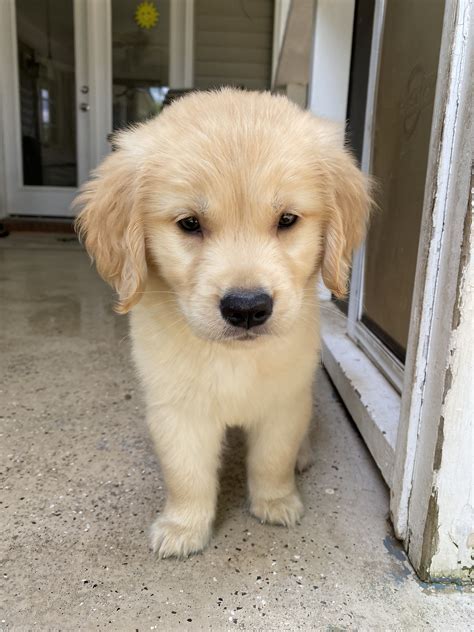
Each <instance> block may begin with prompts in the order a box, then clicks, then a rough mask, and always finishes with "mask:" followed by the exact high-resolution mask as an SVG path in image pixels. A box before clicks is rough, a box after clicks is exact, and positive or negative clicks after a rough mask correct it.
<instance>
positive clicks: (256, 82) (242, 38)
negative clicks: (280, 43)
mask: <svg viewBox="0 0 474 632" xmlns="http://www.w3.org/2000/svg"><path fill="white" fill-rule="evenodd" d="M273 4H274V3H273V1H272V0H252V2H243V1H241V0H226V2H222V0H196V3H195V58H194V86H195V87H196V88H198V89H201V90H202V89H207V88H214V87H218V86H221V85H224V84H226V85H234V86H244V87H246V88H249V89H252V90H266V89H269V88H270V82H271V69H272V42H273Z"/></svg>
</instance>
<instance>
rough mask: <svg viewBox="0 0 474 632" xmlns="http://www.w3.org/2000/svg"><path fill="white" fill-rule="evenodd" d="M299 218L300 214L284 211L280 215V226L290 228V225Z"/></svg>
mask: <svg viewBox="0 0 474 632" xmlns="http://www.w3.org/2000/svg"><path fill="white" fill-rule="evenodd" d="M297 219H298V215H293V213H283V214H282V215H281V216H280V220H279V222H278V228H289V227H290V226H293V224H294V223H295V222H296V221H297Z"/></svg>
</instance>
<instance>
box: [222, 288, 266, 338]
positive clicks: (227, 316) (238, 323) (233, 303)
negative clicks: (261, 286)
mask: <svg viewBox="0 0 474 632" xmlns="http://www.w3.org/2000/svg"><path fill="white" fill-rule="evenodd" d="M220 308H221V314H222V316H223V318H224V320H226V321H227V322H228V323H230V324H231V325H234V327H243V328H244V329H250V328H251V327H256V326H257V325H262V324H263V323H264V322H265V321H266V320H267V319H268V318H269V317H270V315H271V313H272V309H273V300H272V297H271V296H270V295H269V294H267V293H266V292H264V291H263V290H230V292H228V293H227V294H226V295H225V296H224V297H223V298H222V299H221V303H220Z"/></svg>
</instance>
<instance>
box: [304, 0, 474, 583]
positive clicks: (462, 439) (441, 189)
mask: <svg viewBox="0 0 474 632" xmlns="http://www.w3.org/2000/svg"><path fill="white" fill-rule="evenodd" d="M384 6H385V0H377V2H376V13H375V17H374V30H373V42H372V57H371V68H370V75H369V86H368V100H367V117H366V130H365V131H366V135H365V139H364V155H363V160H362V162H363V165H362V166H363V169H365V170H369V167H370V148H371V144H372V136H373V131H372V122H373V104H374V100H375V95H376V89H377V75H378V60H379V47H380V42H381V41H382V33H383V14H384ZM473 22H474V18H473V0H453V1H452V2H447V3H446V8H445V15H444V21H443V35H442V43H441V51H440V62H439V69H438V80H437V86H436V97H435V107H434V112H433V126H432V133H431V139H430V150H429V151H430V160H429V164H428V170H427V179H426V186H425V198H424V205H423V219H422V226H421V233H420V245H419V254H418V263H417V272H416V279H415V288H414V297H413V307H412V313H411V320H410V333H409V340H408V345H407V359H406V364H405V369H404V370H403V371H402V373H401V374H400V367H395V370H394V371H392V374H391V373H390V371H391V367H390V363H389V362H388V360H389V359H390V358H388V357H387V356H388V351H387V350H382V351H383V352H379V353H378V354H377V353H374V352H373V347H374V341H373V340H368V339H367V337H366V338H363V337H362V336H361V331H360V329H362V327H359V325H360V323H358V322H357V321H358V317H359V315H360V305H361V296H362V291H363V287H362V279H363V248H362V249H361V251H360V252H359V253H358V255H356V258H355V261H354V266H353V277H352V286H351V291H352V292H353V296H352V299H351V301H350V304H349V316H348V318H346V317H345V316H343V315H342V313H341V312H339V310H336V309H334V310H330V309H329V310H324V313H325V314H330V313H331V311H332V314H333V315H332V316H331V317H329V318H328V317H326V323H325V329H324V331H323V336H322V348H323V362H324V364H325V366H326V368H327V370H328V372H329V373H330V375H331V377H332V379H333V381H334V383H335V384H336V387H337V388H338V390H339V392H340V394H341V396H342V398H343V400H344V402H345V404H346V405H347V407H348V409H349V411H350V412H351V414H352V416H353V418H354V421H355V422H356V423H357V425H358V427H359V430H360V431H361V434H362V435H363V437H364V439H365V441H366V443H367V446H368V447H369V449H370V451H371V453H372V455H373V456H374V459H375V461H376V462H377V464H378V466H379V468H380V470H381V472H382V474H383V476H384V478H385V480H386V482H387V484H388V486H389V488H390V492H391V503H390V509H391V515H392V519H393V523H394V528H395V532H396V535H397V536H398V537H399V538H400V539H402V540H403V541H404V544H405V548H406V550H407V552H408V555H409V557H410V560H411V561H412V563H413V565H414V567H415V569H416V570H417V572H418V573H419V575H420V576H421V577H422V578H423V579H431V580H442V581H443V580H444V581H449V580H455V581H464V580H468V578H469V572H470V571H469V565H470V564H471V565H472V560H471V558H470V555H471V553H470V549H469V547H472V544H473V542H472V541H473V540H474V534H473V533H472V531H473V516H474V508H473V500H472V496H473V493H474V469H473V465H472V463H473V456H474V455H473V451H474V445H473V438H474V419H473V418H474V411H473V409H472V408H473V404H472V396H471V397H469V393H470V392H472V375H470V376H469V362H468V352H466V346H467V345H469V344H471V345H472V335H471V334H470V333H469V332H472V324H469V321H468V319H469V316H470V313H469V307H468V306H466V307H465V308H464V309H465V311H464V312H463V311H462V305H463V304H464V303H463V301H464V298H463V296H462V293H461V289H460V288H464V292H465V293H467V294H466V299H465V300H468V299H469V300H473V299H472V296H471V294H472V286H473V284H474V279H473V278H472V274H473V273H472V265H471V267H469V266H468V261H469V247H470V248H471V251H470V252H471V257H472V225H471V224H470V223H469V221H467V220H468V219H469V218H471V222H472V208H468V197H469V180H470V175H471V161H472V111H471V102H472V83H473V82H472V78H473V77H472V74H473V67H472V66H473V50H472V49H473V32H472V24H473ZM316 81H317V77H316ZM315 88H317V86H316V87H315ZM470 239H471V241H469V240H470ZM469 244H471V246H469ZM466 275H471V276H470V277H469V276H466ZM469 288H471V289H469ZM469 292H471V294H469ZM469 297H470V298H469ZM466 305H467V304H466ZM471 309H472V308H471ZM463 318H464V321H463ZM458 321H459V322H460V323H461V325H463V322H464V323H466V322H467V325H466V324H464V325H463V326H464V329H462V328H461V327H460V326H459V323H458ZM463 336H464V338H463ZM380 346H381V347H382V345H380ZM470 348H471V353H472V346H471V347H470ZM462 354H464V355H462ZM457 357H462V358H464V364H462V365H459V362H461V360H459V361H458V364H457V365H456V364H455V363H456V358H457ZM369 358H370V359H369ZM466 358H467V359H466ZM471 365H472V360H471ZM453 366H457V367H458V369H459V366H461V368H460V369H459V370H458V371H457V372H454V370H453V369H452V367H453ZM400 378H402V381H401V382H400ZM462 380H464V382H463V381H462ZM394 386H395V387H396V388H394ZM397 391H398V392H397ZM400 391H401V395H400ZM461 396H462V399H460V397H461ZM455 397H457V398H458V399H457V400H455V399H454V398H455ZM445 453H446V454H447V455H448V456H446V457H444V454H445ZM459 477H461V479H460V478H459ZM469 560H470V561H469Z"/></svg>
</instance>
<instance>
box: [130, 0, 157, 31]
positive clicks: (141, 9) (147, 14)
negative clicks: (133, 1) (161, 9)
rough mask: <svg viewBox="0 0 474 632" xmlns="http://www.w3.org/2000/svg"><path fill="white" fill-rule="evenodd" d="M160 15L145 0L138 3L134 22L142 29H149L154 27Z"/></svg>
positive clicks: (151, 4)
mask: <svg viewBox="0 0 474 632" xmlns="http://www.w3.org/2000/svg"><path fill="white" fill-rule="evenodd" d="M159 17H160V14H159V13H158V10H157V8H156V7H155V5H154V4H153V3H152V2H149V1H148V0H145V1H144V2H140V4H139V5H138V7H137V10H136V11H135V22H136V23H137V24H138V26H139V27H140V28H142V29H147V30H148V29H151V28H153V27H154V26H156V23H157V22H158V18H159Z"/></svg>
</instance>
